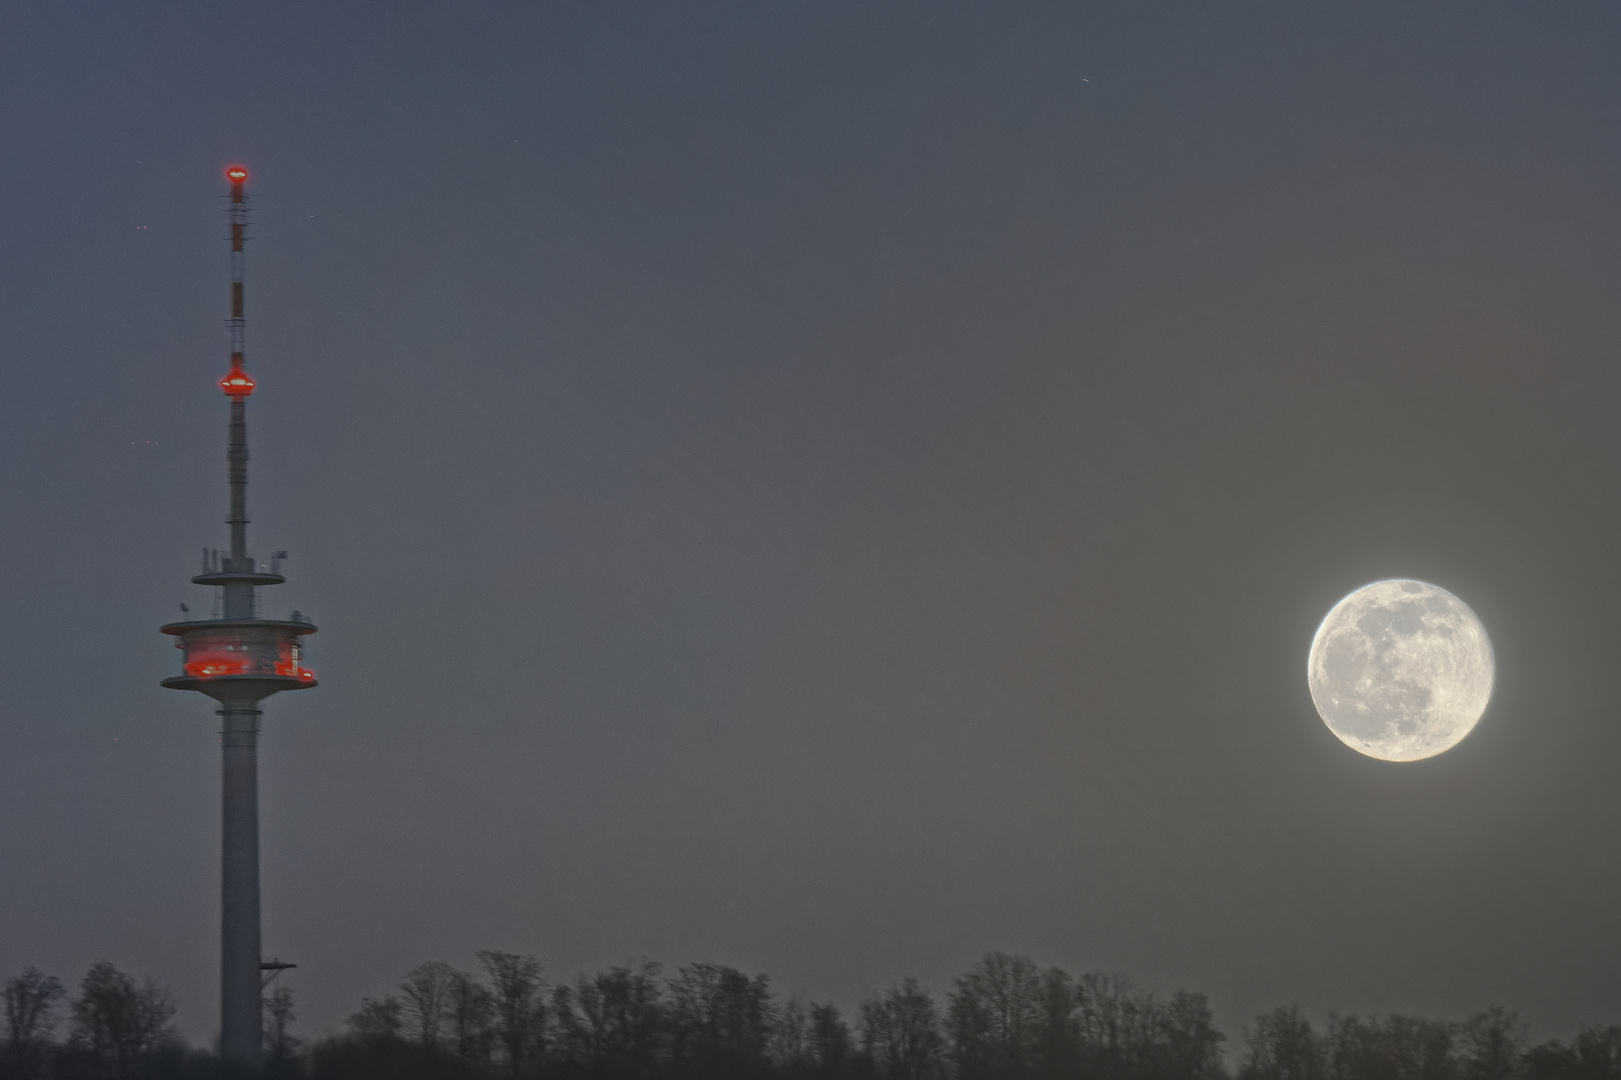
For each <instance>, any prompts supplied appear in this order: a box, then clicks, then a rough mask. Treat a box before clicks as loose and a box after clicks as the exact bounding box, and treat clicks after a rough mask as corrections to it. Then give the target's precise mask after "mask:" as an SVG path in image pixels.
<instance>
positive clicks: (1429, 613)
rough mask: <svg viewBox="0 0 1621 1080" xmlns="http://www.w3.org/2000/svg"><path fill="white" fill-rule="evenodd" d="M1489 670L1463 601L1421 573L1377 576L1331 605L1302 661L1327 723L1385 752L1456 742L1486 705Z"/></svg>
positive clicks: (1424, 752) (1429, 749)
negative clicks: (1414, 577)
mask: <svg viewBox="0 0 1621 1080" xmlns="http://www.w3.org/2000/svg"><path fill="white" fill-rule="evenodd" d="M1495 670H1496V665H1495V663H1494V661H1493V659H1492V643H1491V640H1490V639H1489V638H1487V637H1486V628H1485V627H1484V626H1481V625H1480V620H1479V619H1477V618H1475V613H1474V612H1473V611H1470V610H1469V605H1467V604H1465V603H1464V602H1463V601H1462V600H1459V599H1458V598H1457V597H1456V596H1453V595H1452V594H1451V593H1449V592H1447V591H1446V590H1445V589H1442V588H1438V587H1436V586H1434V585H1430V584H1427V583H1425V582H1422V581H1376V582H1374V583H1373V584H1372V585H1364V586H1363V587H1362V588H1360V589H1358V590H1357V591H1356V592H1354V593H1352V594H1351V595H1350V596H1347V597H1346V598H1345V599H1344V600H1341V601H1340V602H1339V603H1338V604H1335V605H1334V610H1332V611H1330V612H1329V613H1328V617H1327V618H1326V619H1324V620H1323V625H1321V626H1319V627H1318V628H1317V636H1316V637H1315V638H1313V639H1312V643H1311V658H1310V659H1309V660H1308V661H1307V663H1306V677H1307V680H1308V681H1309V682H1310V684H1311V699H1312V701H1313V702H1315V703H1316V705H1317V711H1318V712H1319V713H1321V714H1322V717H1323V722H1324V723H1325V724H1327V725H1328V729H1329V730H1330V731H1332V732H1333V733H1334V734H1335V735H1337V736H1339V738H1340V741H1341V742H1343V743H1345V745H1346V746H1349V747H1350V748H1351V749H1353V750H1359V751H1361V752H1362V753H1364V754H1367V755H1368V756H1369V757H1376V758H1382V759H1384V760H1385V761H1417V760H1419V759H1420V758H1427V757H1434V756H1435V755H1436V754H1439V753H1441V752H1442V751H1443V750H1450V749H1451V748H1452V747H1454V746H1456V745H1458V743H1459V741H1460V740H1462V739H1463V737H1464V736H1465V735H1467V734H1469V732H1470V731H1472V730H1473V729H1474V726H1475V722H1476V721H1478V720H1479V719H1480V714H1481V713H1483V712H1485V711H1486V702H1487V701H1488V700H1489V699H1490V698H1491V696H1492V678H1493V675H1494V672H1495Z"/></svg>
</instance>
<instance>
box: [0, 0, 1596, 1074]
mask: <svg viewBox="0 0 1621 1080" xmlns="http://www.w3.org/2000/svg"><path fill="white" fill-rule="evenodd" d="M1618 37H1621V13H1618V12H1617V11H1616V10H1615V9H1614V8H1613V7H1611V6H1606V5H1599V4H1590V3H1576V4H1570V5H1562V6H1560V7H1558V8H1557V9H1547V8H1536V9H1531V8H1526V7H1521V6H1515V5H1496V4H1484V5H1475V6H1472V7H1471V8H1470V9H1469V11H1468V12H1467V15H1464V14H1458V15H1449V14H1447V13H1442V12H1438V11H1428V10H1425V11H1418V10H1411V9H1407V8H1399V7H1395V6H1390V7H1379V8H1359V9H1356V10H1329V9H1289V10H1275V11H1272V10H1269V11H1241V10H1237V9H1198V10H1184V9H1178V8H1172V7H1169V6H1154V5H1149V6H1143V5H1134V6H1131V7H1129V8H1126V7H1118V6H1114V5H1088V4H1081V5H1064V4H1047V3H1028V4H1017V5H1000V4H998V5H992V4H985V3H956V2H947V3H930V4H920V3H898V4H891V5H884V6H880V7H874V6H871V5H863V4H856V3H849V2H845V0H831V2H828V3H823V4H818V5H815V6H813V7H798V8H793V7H770V8H762V7H757V6H753V5H747V4H740V3H736V2H720V0H713V2H695V3H691V4H685V5H680V6H668V7H660V8H656V9H654V8H646V9H643V8H611V7H603V6H602V5H592V4H580V3H558V4H553V5H547V6H542V7H531V6H520V5H514V4H506V3H496V4H491V5H487V6H482V7H471V8H470V7H465V6H458V7H456V8H455V9H454V10H445V9H443V8H441V7H440V6H438V5H429V4H418V3H400V4H389V5H383V4H366V3H357V4H345V5H318V4H311V3H290V4H284V5H278V6H276V7H275V8H274V9H271V8H265V9H255V10H252V11H246V10H233V11H229V12H222V11H220V10H218V9H216V8H214V7H211V6H209V5H203V4H196V3H179V4H174V5H169V6H167V7H164V8H162V9H161V10H157V9H135V8H130V7H125V6H118V5H112V4H92V5H89V6H80V7H71V8H69V7H63V6H60V5H51V4H44V3H24V4H17V5H13V6H11V7H9V8H8V10H7V11H6V12H5V13H4V14H0V135H3V136H4V139H5V145H6V146H7V147H8V151H9V152H8V154H7V155H6V160H5V162H4V164H0V237H3V238H4V240H5V242H4V243H3V244H0V357H3V358H4V360H5V371H6V374H7V376H8V378H7V393H6V394H5V395H4V396H3V397H0V447H3V449H4V451H5V452H6V454H7V457H8V460H9V461H10V462H12V468H10V469H8V470H6V473H5V476H4V478H3V480H0V500H3V503H4V505H5V506H6V507H7V508H8V510H9V513H8V514H6V515H5V519H4V524H3V526H0V565H3V566H5V567H7V568H8V572H6V573H3V574H0V582H3V585H0V600H3V602H4V605H5V610H6V611H7V612H9V613H10V614H11V620H10V622H9V624H8V626H9V628H8V629H6V630H5V631H4V632H3V634H0V658H3V659H0V665H3V666H0V673H3V678H0V866H3V867H5V868H6V873H4V874H3V875H0V912H3V913H4V931H3V932H0V975H3V976H5V977H9V976H10V974H11V973H15V972H17V971H20V970H22V969H23V968H24V967H28V966H33V967H37V968H39V969H41V970H43V971H51V972H57V973H59V974H61V975H62V976H63V977H64V978H67V977H68V976H69V975H70V974H71V973H75V972H83V971H86V970H88V969H89V968H90V966H91V965H92V964H94V963H96V962H97V961H100V960H103V959H105V960H109V961H111V962H112V963H113V964H115V965H116V966H117V967H118V968H120V969H122V970H125V971H130V972H138V973H142V974H150V975H151V976H152V977H153V978H154V979H156V980H157V981H158V982H160V983H163V984H165V985H169V986H172V987H173V989H174V996H175V1003H176V1005H177V1007H178V1010H179V1011H178V1014H177V1016H178V1021H179V1023H180V1025H181V1028H182V1031H183V1033H184V1034H185V1035H186V1037H187V1038H188V1039H190V1040H191V1041H192V1042H193V1043H196V1044H199V1045H202V1044H207V1043H208V1042H209V1041H210V1040H211V1039H212V1038H213V1037H214V1034H215V1031H214V1025H215V1019H214V1018H215V1016H216V1013H217V1008H216V996H217V993H218V985H217V983H218V956H217V949H218V944H217V936H218V924H217V919H218V915H217V911H216V904H217V898H218V892H219V877H218V875H219V870H218V865H217V860H218V850H219V809H218V796H219V788H218V784H219V780H218V770H219V763H218V742H217V735H216V732H217V730H218V726H217V724H218V721H217V718H216V717H215V716H214V715H213V714H212V712H211V711H210V709H209V708H208V706H207V705H206V704H205V703H204V702H202V701H194V700H187V698H188V697H190V696H189V695H188V696H184V697H183V696H182V695H179V694H173V693H169V692H168V691H165V690H162V689H161V688H159V686H158V681H159V680H160V679H163V678H166V677H169V676H172V675H174V674H176V673H177V671H178V660H177V657H178V654H177V653H175V651H174V650H173V649H172V648H171V647H170V644H171V643H170V641H169V640H168V639H166V638H164V637H163V636H162V635H160V634H157V633H156V632H154V627H155V626H156V625H157V624H159V623H161V622H164V621H166V620H169V619H174V618H177V617H178V605H179V604H182V603H185V604H189V605H191V607H192V608H193V609H194V610H206V608H207V605H208V603H209V598H208V596H207V594H206V592H205V590H203V589H202V588H200V587H194V586H191V585H188V584H186V581H187V579H188V578H189V577H190V576H192V575H193V574H195V573H196V565H195V564H196V561H197V552H198V551H199V549H201V548H203V547H219V546H222V543H223V540H224V537H225V527H224V525H223V523H222V519H223V518H224V517H225V514H226V505H225V499H224V495H223V480H224V476H223V468H222V466H221V453H222V448H223V444H224V437H225V424H224V419H223V415H222V406H221V399H220V396H219V390H218V387H217V380H218V379H219V377H220V376H221V375H223V374H225V372H226V370H227V369H228V366H229V364H228V349H229V339H228V336H227V334H226V330H225V327H224V325H223V324H224V321H225V319H226V317H227V314H228V312H227V310H226V308H225V305H224V303H223V296H224V293H223V286H224V283H225V281H226V280H227V273H228V262H227V250H226V243H225V235H226V234H225V223H224V221H223V217H222V215H221V213H220V210H221V208H222V205H223V204H222V200H221V195H222V194H223V193H224V188H223V186H222V181H221V175H222V170H223V169H224V168H225V167H226V166H227V165H228V164H231V163H233V162H242V163H245V164H246V165H247V166H248V167H249V168H250V169H251V170H252V173H253V179H252V183H251V185H250V188H251V194H252V198H253V200H254V221H255V224H254V229H253V232H252V239H251V240H250V242H249V247H248V296H249V310H248V312H247V320H248V331H247V333H248V341H247V352H248V356H249V365H248V366H249V370H250V371H251V373H252V375H253V377H254V378H255V379H256V380H258V384H259V388H258V390H257V392H256V393H255V395H254V400H253V406H254V411H255V415H254V419H253V426H252V435H251V438H252V445H251V452H252V463H251V476H252V480H251V484H252V486H251V492H252V494H251V496H250V506H249V512H250V514H251V516H252V519H253V526H252V528H253V531H254V536H255V545H256V548H257V550H258V551H259V552H260V553H261V554H263V553H266V552H269V551H271V550H277V549H283V548H285V549H289V550H290V551H291V561H290V563H289V565H288V574H289V578H290V582H289V584H288V585H286V586H283V587H281V589H280V590H278V593H279V594H278V595H267V596H266V598H265V600H266V602H267V603H269V604H274V605H276V607H277V610H276V612H275V613H276V614H285V613H286V612H287V611H290V610H292V609H298V610H300V611H302V612H305V613H307V614H308V615H309V616H310V617H312V618H313V619H314V620H315V622H316V623H318V624H319V625H320V626H321V628H322V629H321V633H320V634H319V635H318V636H317V639H316V640H315V641H313V642H312V643H311V666H312V667H314V668H315V669H316V670H317V671H318V672H319V675H320V679H321V686H320V687H319V688H318V689H316V690H314V691H312V692H310V693H308V694H298V695H292V694H287V695H279V696H278V697H275V698H272V699H270V701H269V702H268V703H267V705H266V711H265V717H264V734H263V737H262V742H261V749H260V770H261V772H260V783H261V793H262V794H261V797H262V815H263V830H264V831H263V838H262V844H263V853H262V863H263V880H264V917H265V923H264V948H263V951H264V954H265V955H266V956H277V957H281V958H284V959H286V960H289V961H293V962H296V963H298V964H299V968H298V970H297V971H296V972H293V973H290V975H289V982H290V985H292V986H293V987H294V988H295V989H296V990H297V992H298V994H299V998H300V1001H301V1006H302V1009H301V1012H302V1020H301V1022H302V1023H303V1024H305V1025H306V1028H305V1031H306V1034H314V1033H315V1032H318V1031H321V1030H324V1029H331V1030H337V1029H338V1028H339V1027H340V1026H341V1025H342V1023H343V1022H344V1018H345V1017H346V1016H348V1015H349V1014H350V1013H351V1012H353V1010H354V1008H355V1002H357V1001H359V1000H360V999H362V998H365V997H375V996H377V995H379V994H382V993H387V992H389V991H390V989H391V987H393V986H394V985H395V983H396V982H397V981H398V979H399V978H400V976H401V975H402V974H403V972H404V971H406V970H409V969H410V967H411V966H412V965H413V964H415V963H417V962H418V961H420V960H422V959H424V958H428V957H438V958H442V959H444V960H446V961H449V962H451V963H454V964H457V965H458V966H461V967H470V966H471V965H472V964H473V963H474V962H475V957H476V953H477V951H478V950H481V949H491V948H494V949H498V950H504V951H510V952H513V953H519V954H535V955H542V956H546V957H548V958H549V962H550V964H551V970H553V971H554V972H563V973H572V972H574V971H592V970H596V969H597V968H599V967H601V966H603V965H604V964H611V963H614V962H616V961H618V960H619V959H621V958H624V957H634V956H643V955H645V956H654V957H664V958H667V959H668V960H669V961H671V962H672V963H674V964H680V963H684V962H688V961H700V960H701V961H705V962H714V963H718V964H723V965H729V966H732V967H735V968H737V969H739V970H742V971H745V972H750V973H753V972H768V973H770V974H771V975H772V977H773V980H774V983H773V984H774V985H775V986H777V987H778V988H779V990H781V991H782V992H784V993H791V994H795V995H798V996H800V997H804V998H809V999H814V1000H818V1001H827V1000H833V1001H837V1002H840V1003H841V1005H842V1006H843V1007H846V1008H848V1007H851V1005H852V1004H853V1003H855V1002H858V1001H859V1000H860V999H861V997H862V994H863V992H864V991H865V989H866V988H868V987H877V986H888V985H891V984H892V983H893V982H894V981H895V980H897V979H899V978H901V977H903V976H905V975H914V976H917V977H918V978H919V979H921V980H922V981H923V983H924V984H926V985H928V986H931V987H932V988H933V989H934V990H935V992H936V993H943V992H944V990H945V988H946V987H947V986H949V984H950V979H951V978H952V977H953V976H954V975H955V974H956V973H959V972H961V971H963V970H966V969H967V968H968V966H969V965H971V964H972V963H974V962H975V960H976V958H978V957H980V956H981V955H982V954H984V953H986V952H987V951H998V952H1005V953H1009V954H1019V955H1028V956H1034V957H1040V958H1041V961H1042V963H1044V964H1052V965H1056V966H1059V967H1062V968H1063V969H1065V970H1068V971H1072V972H1082V971H1098V970H1101V971H1128V972H1131V973H1133V974H1134V976H1135V977H1136V978H1137V979H1138V980H1139V981H1140V982H1141V984H1142V985H1143V986H1145V987H1148V988H1154V989H1158V990H1161V991H1165V992H1170V991H1172V990H1174V989H1176V988H1178V987H1188V988H1194V989H1197V990H1199V991H1200V992H1204V993H1207V994H1209V996H1210V1001H1211V1004H1212V1007H1213V1009H1214V1014H1215V1020H1216V1023H1217V1026H1219V1027H1221V1028H1222V1029H1223V1030H1225V1031H1227V1032H1228V1033H1229V1035H1230V1036H1233V1035H1235V1034H1236V1033H1237V1032H1239V1031H1241V1030H1242V1026H1243V1024H1244V1023H1246V1022H1248V1021H1249V1019H1250V1018H1253V1017H1254V1016H1256V1015H1259V1014H1260V1013H1261V1012H1263V1011H1265V1010H1267V1009H1270V1008H1272V1007H1273V1006H1275V1005H1277V1004H1279V1003H1285V1002H1290V1001H1295V1002H1298V1003H1299V1004H1300V1005H1301V1006H1302V1008H1304V1009H1305V1010H1307V1012H1308V1013H1309V1014H1310V1015H1312V1016H1314V1017H1320V1016H1323V1015H1326V1013H1327V1012H1328V1011H1329V1010H1330V1009H1337V1010H1340V1011H1341V1012H1344V1013H1357V1014H1362V1015H1366V1014H1369V1013H1373V1012H1378V1013H1381V1014H1388V1013H1398V1014H1412V1015H1422V1016H1436V1017H1453V1018H1459V1017H1464V1016H1467V1015H1470V1014H1471V1013H1472V1012H1474V1011H1475V1010H1477V1009H1479V1008H1481V1007H1483V1006H1484V1005H1487V1004H1490V1003H1493V1002H1500V1003H1502V1004H1505V1005H1509V1006H1513V1007H1517V1008H1519V1009H1521V1010H1522V1015H1523V1016H1524V1018H1525V1020H1526V1021H1527V1022H1528V1024H1529V1025H1530V1028H1531V1031H1532V1032H1533V1033H1534V1035H1535V1037H1536V1038H1538V1039H1541V1038H1546V1037H1559V1038H1569V1037H1570V1036H1571V1035H1572V1034H1573V1033H1574V1032H1575V1031H1576V1030H1578V1029H1579V1028H1580V1027H1581V1026H1582V1025H1583V1024H1597V1023H1609V1022H1611V1020H1612V1019H1614V1018H1621V989H1618V987H1617V986H1616V984H1615V980H1614V978H1613V975H1612V973H1613V971H1614V970H1616V968H1617V967H1618V966H1621V932H1618V931H1617V929H1616V926H1615V924H1614V919H1613V917H1612V913H1613V912H1614V911H1615V910H1616V907H1617V904H1618V903H1621V864H1617V862H1616V860H1614V859H1613V858H1612V857H1610V853H1609V848H1608V847H1607V844H1608V841H1607V840H1606V837H1614V836H1615V835H1616V834H1617V831H1618V828H1621V807H1618V806H1617V805H1616V802H1615V799H1614V783H1613V773H1614V769H1613V767H1612V762H1613V761H1614V760H1616V758H1617V754H1618V751H1621V727H1618V725H1617V724H1616V722H1615V721H1616V715H1615V705H1614V704H1613V700H1614V693H1613V691H1612V689H1611V685H1610V682H1611V680H1610V675H1609V673H1610V670H1611V668H1612V667H1613V661H1612V657H1613V656H1614V655H1615V654H1616V652H1617V651H1621V626H1618V624H1617V621H1616V619H1615V617H1614V614H1613V609H1614V607H1615V603H1614V598H1615V597H1616V596H1617V595H1621V568H1618V566H1617V560H1616V559H1615V558H1614V552H1615V551H1616V550H1617V549H1618V547H1621V515H1618V513H1617V505H1618V504H1617V500H1616V497H1615V492H1616V491H1617V490H1618V489H1621V447H1618V446H1617V444H1616V439H1615V438H1614V437H1613V435H1612V428H1613V419H1612V417H1613V413H1614V411H1615V407H1616V404H1617V402H1618V401H1621V368H1618V365H1617V363H1616V357H1617V355H1618V354H1621V315H1618V314H1617V310H1618V309H1617V305H1616V304H1615V302H1614V297H1615V295H1616V294H1617V286H1618V285H1621V247H1618V245H1617V244H1616V242H1615V237H1616V236H1618V235H1621V230H1618V225H1621V222H1618V221H1617V217H1618V208H1621V145H1618V144H1617V142H1616V140H1615V138H1614V132H1615V130H1616V127H1617V120H1618V119H1621V118H1618V117H1617V115H1616V114H1617V112H1618V111H1621V62H1618V60H1617V59H1616V57H1617V53H1616V44H1617V39H1618ZM1398 576H1399V577H1413V578H1418V579H1422V580H1424V581H1429V582H1434V583H1435V584H1437V585H1439V586H1441V587H1443V588H1444V589H1446V590H1448V591H1449V592H1451V593H1453V594H1455V595H1456V596H1457V597H1459V598H1460V599H1462V600H1463V601H1464V602H1465V603H1467V604H1468V605H1469V607H1470V608H1472V609H1473V611H1474V612H1475V613H1476V614H1477V615H1478V616H1479V618H1480V619H1481V621H1482V623H1483V624H1484V625H1485V627H1486V629H1487V631H1488V632H1489V634H1490V637H1491V642H1492V646H1493V649H1494V651H1495V655H1496V660H1497V665H1498V666H1497V681H1496V689H1495V691H1494V694H1493V698H1492V700H1491V703H1490V705H1489V706H1488V708H1487V711H1486V714H1485V716H1484V719H1482V721H1481V722H1480V724H1479V726H1478V728H1477V729H1476V730H1475V731H1474V732H1473V733H1472V734H1471V735H1469V736H1468V737H1467V738H1466V739H1464V740H1463V741H1462V743H1460V744H1459V745H1458V746H1457V747H1456V748H1454V749H1452V750H1449V751H1447V752H1446V753H1444V754H1442V755H1440V756H1439V757H1436V758H1434V759H1430V760H1426V761H1420V762H1414V763H1410V764H1403V765H1392V764H1388V763H1382V762H1377V761H1372V760H1367V759H1363V758H1360V757H1359V756H1358V755H1356V754H1355V753H1353V752H1352V751H1350V750H1348V749H1347V748H1346V747H1344V746H1343V745H1341V744H1340V743H1339V742H1338V741H1337V740H1336V739H1335V738H1334V736H1333V734H1332V733H1331V732H1329V731H1328V730H1327V729H1326V728H1325V726H1324V725H1323V723H1322V722H1321V721H1320V720H1319V718H1318V717H1317V715H1316V712H1315V710H1314V708H1313V705H1312V702H1311V698H1310V694H1309V692H1308V688H1307V685H1306V678H1305V662H1306V652H1307V649H1308V647H1309V644H1310V641H1311V637H1312V633H1313V631H1314V629H1315V627H1316V625H1317V623H1318V621H1319V620H1320V619H1321V618H1322V617H1323V615H1324V614H1325V613H1326V612H1327V611H1328V610H1329V608H1330V607H1331V606H1332V605H1333V604H1334V603H1335V602H1336V601H1337V600H1339V599H1340V598H1341V597H1342V596H1344V595H1346V594H1347V593H1349V592H1350V591H1351V590H1353V589H1355V588H1357V587H1358V586H1361V585H1363V584H1365V583H1367V582H1369V581H1373V580H1376V579H1379V578H1386V577H1398Z"/></svg>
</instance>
